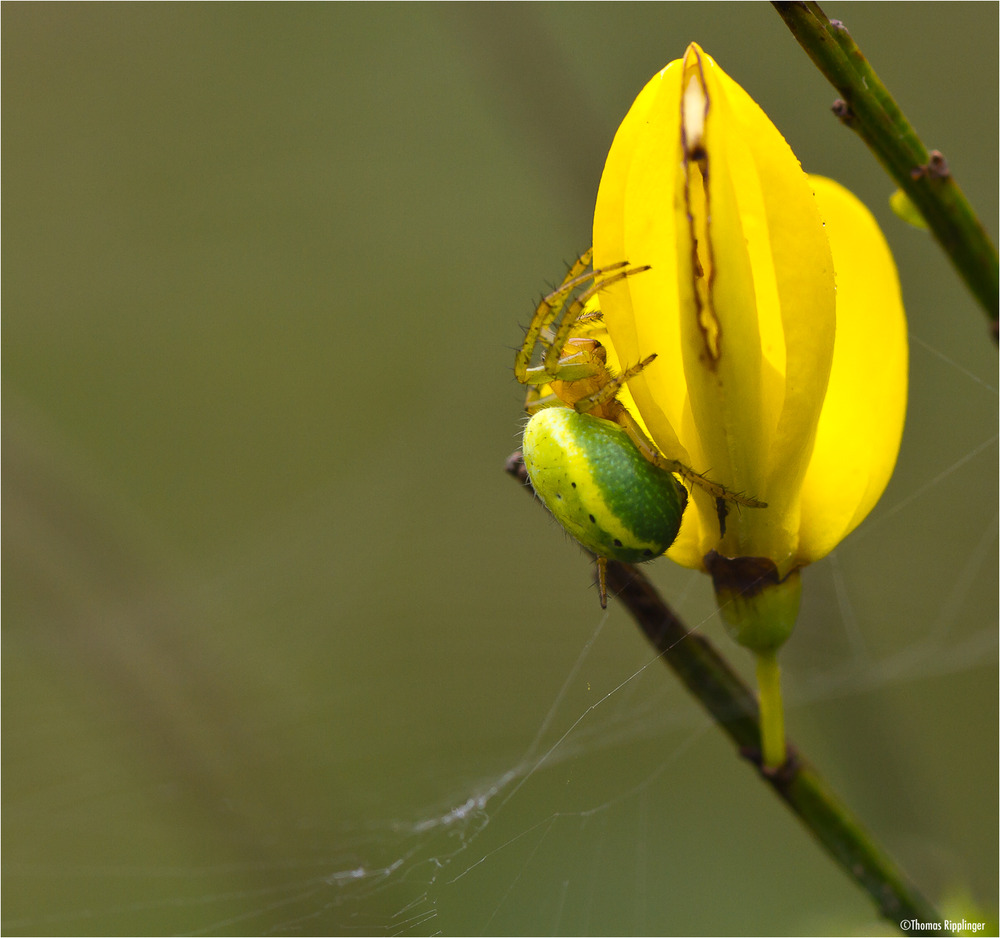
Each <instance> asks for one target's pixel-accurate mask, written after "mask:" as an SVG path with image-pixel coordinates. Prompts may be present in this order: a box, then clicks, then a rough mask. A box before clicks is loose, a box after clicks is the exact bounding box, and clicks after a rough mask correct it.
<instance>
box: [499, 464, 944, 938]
mask: <svg viewBox="0 0 1000 938" xmlns="http://www.w3.org/2000/svg"><path fill="white" fill-rule="evenodd" d="M505 468H506V471H507V472H509V473H510V474H511V475H512V476H514V477H515V478H516V479H519V480H520V481H521V482H522V483H523V484H524V486H525V488H526V489H527V490H528V491H531V483H530V481H529V480H528V475H527V472H526V471H525V468H524V461H523V460H522V458H521V454H520V453H514V454H512V455H511V456H510V457H509V458H508V460H507V463H506V466H505ZM607 585H608V593H609V594H610V595H613V596H614V597H616V598H617V599H618V600H619V601H620V602H621V603H622V605H623V606H625V608H626V609H628V611H629V613H631V615H632V618H633V619H635V621H636V624H637V625H638V626H639V628H640V629H641V630H642V632H643V634H644V635H645V636H646V638H647V639H648V640H649V642H650V644H651V645H652V646H653V648H655V649H656V651H657V652H659V654H660V657H661V658H662V659H663V662H664V664H666V665H667V666H668V667H669V668H671V669H672V670H673V671H674V673H675V674H676V675H677V676H678V677H679V678H680V679H681V681H682V682H683V683H684V685H685V686H686V687H687V688H688V690H689V691H690V692H691V693H692V694H693V695H694V696H695V697H696V698H697V699H698V701H699V702H700V703H701V704H702V706H703V707H704V708H705V709H706V710H707V711H708V712H709V713H710V714H711V715H712V717H713V718H714V719H715V720H716V722H717V723H718V724H719V726H720V727H721V728H722V730H723V731H724V732H725V733H726V734H727V735H728V736H729V737H730V739H732V740H733V742H734V743H735V744H736V746H737V749H738V751H739V753H740V755H741V756H743V757H744V758H745V759H748V760H749V761H751V762H752V763H753V764H754V765H755V766H756V768H757V772H758V774H759V776H760V778H762V779H763V780H764V781H765V782H767V784H768V785H770V786H771V788H772V789H773V790H774V792H775V793H776V794H777V795H778V796H779V797H780V798H781V799H782V800H783V801H784V802H785V804H787V805H788V807H789V808H790V809H791V810H792V811H793V812H794V813H795V814H796V815H797V816H798V818H799V820H801V821H802V823H803V824H804V825H805V826H806V827H807V828H808V829H809V831H810V832H811V833H812V834H813V835H814V836H815V837H816V839H817V840H818V841H819V842H820V843H821V844H822V845H823V847H824V848H825V849H826V850H827V852H828V853H829V854H830V855H831V856H832V857H833V858H834V859H835V860H836V861H837V863H838V864H840V866H841V867H842V868H843V869H844V871H845V872H846V873H847V875H848V876H850V877H851V879H853V880H855V881H856V882H857V883H858V884H859V885H860V886H862V887H863V888H864V889H865V890H866V891H867V892H868V894H869V895H870V896H871V897H872V899H873V900H874V902H875V904H876V906H878V909H879V912H880V913H881V914H882V915H883V916H884V917H885V918H886V919H888V920H889V921H891V922H892V923H893V924H895V925H896V926H897V927H899V928H900V929H901V930H903V931H904V932H906V931H907V930H908V929H906V928H905V927H904V923H906V922H913V924H914V925H916V924H917V923H920V924H928V923H937V925H938V926H940V927H939V928H935V930H936V931H942V932H943V933H945V934H947V933H948V932H947V929H945V928H944V920H943V918H942V917H941V915H940V914H939V913H938V912H937V910H936V909H935V908H934V907H933V906H932V905H931V904H930V903H929V902H928V901H927V900H926V899H924V897H923V896H921V895H920V893H919V892H918V891H917V890H916V889H915V888H914V887H913V886H912V885H911V884H910V883H909V882H907V879H906V877H905V876H904V875H903V873H902V871H901V870H900V869H899V868H898V867H897V866H896V864H895V863H894V862H893V860H892V858H891V857H890V856H889V855H888V854H887V853H885V851H884V850H882V849H881V848H880V847H879V846H878V845H877V844H876V843H875V841H874V839H873V838H872V837H871V835H870V834H869V833H868V832H867V831H865V830H864V828H863V827H862V826H861V824H860V823H859V822H858V821H857V819H856V818H855V817H854V816H853V815H852V814H851V812H850V811H849V810H848V809H847V807H846V806H845V805H844V804H843V803H842V802H841V801H840V800H839V799H838V798H837V797H836V795H834V793H833V791H832V790H831V789H830V788H829V786H827V784H826V783H825V782H824V781H823V779H822V778H821V777H820V775H819V774H818V773H817V772H816V770H815V769H814V768H813V767H812V766H811V765H809V763H808V762H806V760H805V759H804V758H802V756H801V755H800V754H799V753H798V752H797V750H796V749H795V748H794V747H793V746H792V745H791V743H789V744H788V753H789V755H788V759H787V761H786V762H785V764H784V765H783V766H782V767H781V768H780V769H778V770H777V771H775V772H771V771H766V770H764V769H763V768H762V765H761V758H760V714H759V711H758V708H757V700H756V698H755V697H754V694H753V692H752V691H751V690H750V688H749V687H747V685H746V684H745V683H744V682H743V680H742V678H741V677H740V676H739V675H738V674H737V673H736V671H734V670H733V668H732V667H730V665H729V663H728V662H727V661H726V660H725V659H724V658H723V657H722V656H721V655H720V654H719V653H718V652H717V651H716V650H715V648H714V646H713V645H712V644H711V642H709V641H708V639H706V638H705V637H704V636H703V635H698V634H695V633H692V632H689V631H688V630H687V628H686V627H685V625H684V623H683V622H681V620H680V619H678V618H677V616H676V615H675V614H674V612H673V611H672V610H671V609H670V607H669V606H667V604H666V603H665V602H664V601H663V599H662V598H661V596H660V595H659V593H657V591H656V589H655V588H654V587H653V585H652V584H651V583H650V582H649V580H647V579H646V577H645V576H644V575H643V574H642V573H641V572H640V571H639V570H638V569H637V568H636V567H634V566H631V565H630V564H624V563H619V562H618V561H614V560H612V561H609V562H608V565H607Z"/></svg>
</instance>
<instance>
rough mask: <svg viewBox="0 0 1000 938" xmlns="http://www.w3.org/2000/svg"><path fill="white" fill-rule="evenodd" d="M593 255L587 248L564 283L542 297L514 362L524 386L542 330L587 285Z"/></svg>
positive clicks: (568, 272) (571, 267) (518, 377)
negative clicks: (588, 269) (581, 286)
mask: <svg viewBox="0 0 1000 938" xmlns="http://www.w3.org/2000/svg"><path fill="white" fill-rule="evenodd" d="M593 254H594V249H593V248H592V247H591V248H587V250H586V251H584V252H583V253H582V254H581V255H580V256H579V257H578V258H577V259H576V260H575V261H574V262H573V264H572V265H570V268H569V270H568V271H567V272H566V276H565V277H563V279H562V283H560V284H559V286H558V287H557V288H556V289H555V290H553V291H552V292H551V293H549V294H547V295H546V296H544V297H542V301H541V302H540V303H539V304H538V306H537V307H536V308H535V313H534V315H533V316H532V317H531V322H530V323H529V325H528V328H527V330H526V331H525V335H524V343H523V345H522V346H521V348H520V349H518V352H517V357H516V359H515V361H514V373H515V374H516V375H517V379H518V381H520V382H521V383H522V384H523V383H526V382H525V380H524V376H525V374H526V373H527V371H528V366H529V365H530V364H531V353H532V352H533V351H534V350H535V345H536V343H537V342H538V337H539V335H540V334H541V331H542V329H544V328H545V326H546V324H547V323H548V322H551V321H552V319H554V318H555V317H556V316H557V315H558V313H559V310H560V309H562V308H563V306H564V305H565V304H566V297H568V296H569V294H570V293H571V292H572V291H573V290H574V289H575V288H576V286H577V285H579V284H580V283H586V281H587V279H588V276H589V275H586V276H584V271H585V270H586V269H587V267H589V266H590V260H591V257H593Z"/></svg>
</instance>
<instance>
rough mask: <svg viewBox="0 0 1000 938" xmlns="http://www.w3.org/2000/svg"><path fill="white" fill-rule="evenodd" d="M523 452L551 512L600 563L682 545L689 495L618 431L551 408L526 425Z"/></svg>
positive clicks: (593, 419) (633, 559) (648, 556)
mask: <svg viewBox="0 0 1000 938" xmlns="http://www.w3.org/2000/svg"><path fill="white" fill-rule="evenodd" d="M521 449H522V452H523V454H524V465H525V467H526V468H527V470H528V476H529V478H530V479H531V484H532V486H533V487H534V489H535V491H536V492H537V493H538V497H539V498H540V499H541V500H542V501H543V502H544V503H545V507H546V508H548V509H549V511H551V512H552V514H553V515H555V517H556V519H557V520H558V521H559V523H560V524H561V525H562V526H563V527H564V528H565V529H566V530H567V531H569V533H570V534H572V535H573V537H575V538H576V539H577V540H578V541H579V542H580V543H581V544H583V546H584V547H586V548H588V549H589V550H590V551H592V552H593V553H594V554H596V555H597V556H598V557H608V558H610V559H612V560H621V561H624V562H626V563H639V562H641V561H643V560H652V559H653V558H654V557H658V556H660V554H662V553H663V552H664V551H665V550H666V549H667V548H668V547H669V546H670V545H671V544H672V543H673V542H674V538H675V537H677V532H678V530H680V526H681V515H682V514H683V513H684V506H685V505H686V504H687V492H686V491H685V490H684V487H683V486H682V485H681V484H680V483H679V482H678V481H677V480H676V479H675V478H674V477H673V475H671V474H670V473H669V472H666V471H664V470H663V469H660V468H659V467H658V466H654V465H653V464H652V463H651V462H649V461H648V460H646V459H645V458H644V457H643V455H642V454H641V453H640V452H639V450H638V449H636V447H635V444H634V443H633V442H632V441H631V440H630V439H629V437H628V434H626V433H625V431H624V430H623V429H622V428H621V427H619V426H618V425H617V424H615V423H611V422H609V421H607V420H601V419H600V418H599V417H592V416H590V415H589V414H579V413H577V412H576V411H575V410H571V409H569V408H568V407H550V408H547V409H546V410H541V411H539V412H538V413H537V414H535V415H534V416H533V417H532V418H531V420H529V421H528V425H527V426H526V427H525V428H524V440H523V443H522V447H521Z"/></svg>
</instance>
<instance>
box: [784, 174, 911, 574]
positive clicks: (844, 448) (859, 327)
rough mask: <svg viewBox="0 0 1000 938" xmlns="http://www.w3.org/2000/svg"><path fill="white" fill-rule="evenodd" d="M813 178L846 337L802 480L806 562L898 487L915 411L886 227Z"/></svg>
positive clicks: (840, 190) (842, 192) (841, 334)
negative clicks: (899, 463) (899, 459)
mask: <svg viewBox="0 0 1000 938" xmlns="http://www.w3.org/2000/svg"><path fill="white" fill-rule="evenodd" d="M810 181H811V182H812V185H813V187H814V189H815V192H816V199H817V201H818V203H819V207H820V212H821V214H822V215H823V218H824V220H825V222H826V231H827V236H828V238H829V240H830V245H831V248H832V249H833V258H834V265H835V267H836V270H837V337H836V347H835V351H834V362H833V371H832V373H831V375H830V385H829V389H828V391H827V395H826V401H825V403H824V405H823V413H822V416H821V417H820V423H819V429H818V431H817V434H816V443H815V446H814V447H813V454H812V460H811V461H810V464H809V468H808V471H807V473H806V478H805V481H804V483H803V485H802V495H801V536H800V543H799V562H800V563H802V564H805V563H811V562H812V561H814V560H818V559H819V558H820V557H823V556H825V555H826V554H827V553H829V552H830V551H831V550H832V549H833V548H834V547H835V546H836V545H837V544H838V543H839V542H840V541H841V540H842V539H843V538H844V537H846V536H847V535H848V534H849V533H850V532H851V531H853V530H854V528H855V527H857V525H858V524H860V523H861V521H862V520H863V519H864V517H865V516H866V515H867V514H868V512H869V511H871V509H872V507H873V506H874V505H875V503H876V502H877V501H878V499H879V497H880V496H881V494H882V492H883V490H884V489H885V487H886V485H887V484H888V482H889V477H890V476H891V475H892V470H893V468H894V467H895V464H896V456H897V454H898V452H899V443H900V439H901V437H902V433H903V422H904V419H905V416H906V389H907V359H908V355H907V339H906V318H905V314H904V312H903V301H902V297H901V295H900V289H899V280H898V278H897V275H896V267H895V264H894V263H893V260H892V255H891V253H890V252H889V247H888V245H887V244H886V242H885V238H884V237H883V236H882V232H881V231H880V230H879V227H878V224H877V223H876V221H875V219H874V218H873V217H872V215H871V213H870V212H869V211H868V209H867V208H865V206H864V205H862V203H861V202H860V201H859V200H858V199H857V198H855V197H854V196H853V195H852V194H851V193H850V192H848V191H847V189H845V188H844V187H843V186H841V185H839V184H838V183H836V182H834V181H833V180H830V179H825V178H823V177H821V176H812V177H810Z"/></svg>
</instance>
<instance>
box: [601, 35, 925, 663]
mask: <svg viewBox="0 0 1000 938" xmlns="http://www.w3.org/2000/svg"><path fill="white" fill-rule="evenodd" d="M622 260H627V261H629V263H631V264H634V265H645V264H648V265H650V266H651V268H652V269H651V270H649V271H647V272H645V273H642V274H639V275H636V276H633V277H629V278H627V279H625V280H622V281H620V282H618V283H616V284H614V285H613V286H611V287H609V288H608V289H607V290H606V291H604V292H603V293H602V298H601V308H602V310H603V313H604V319H605V323H606V327H607V330H608V334H609V336H610V341H611V344H612V345H613V348H614V352H615V353H616V356H615V357H616V358H617V360H618V361H620V362H622V363H625V364H631V363H634V362H637V361H640V360H641V359H643V358H644V357H646V356H647V355H650V354H651V353H654V352H655V353H656V355H657V358H656V360H655V361H654V362H653V363H652V364H651V365H650V366H649V367H647V368H646V369H645V370H643V371H642V372H641V373H640V374H639V375H637V376H636V377H635V378H633V379H632V380H631V381H630V382H629V391H630V392H631V400H630V399H629V398H628V397H623V400H625V401H626V404H627V406H629V408H630V409H631V410H633V413H635V414H637V416H639V418H640V419H641V421H642V423H643V425H644V426H645V428H646V430H647V431H648V433H649V435H650V437H651V438H652V439H653V441H654V442H655V443H656V444H657V446H658V447H659V448H660V449H661V450H662V451H663V453H664V455H666V456H668V457H670V458H676V459H679V460H680V461H681V462H683V463H685V464H686V465H688V466H690V467H691V468H693V469H695V470H696V471H698V472H702V473H704V474H705V475H707V476H709V477H710V478H711V479H713V481H717V482H721V483H722V484H723V485H725V486H726V487H727V488H729V489H731V490H734V491H738V492H743V493H746V494H748V495H752V496H754V497H756V498H758V499H761V500H763V501H765V502H767V505H768V507H767V508H763V509H740V510H738V511H737V510H733V511H731V512H730V513H729V516H728V518H727V519H726V522H725V533H724V534H723V533H721V532H720V522H719V515H718V510H717V506H716V504H715V502H714V500H713V499H712V498H711V496H709V495H708V494H707V493H705V492H702V491H700V490H699V489H697V488H696V489H694V491H693V492H692V493H691V494H692V504H691V506H690V507H689V508H688V511H687V512H686V514H685V517H684V523H683V525H682V527H681V531H680V534H679V536H678V538H677V540H676V542H675V543H674V545H673V546H672V547H671V548H670V550H669V551H668V552H667V556H669V557H671V558H672V559H674V560H675V561H677V562H678V563H681V564H683V565H685V566H688V567H694V568H699V569H710V568H711V567H712V565H713V560H714V559H715V558H717V557H721V558H760V559H764V560H766V561H770V562H771V564H772V565H773V578H774V580H775V581H776V582H783V581H785V580H786V579H787V578H788V577H789V575H790V574H792V573H794V572H795V571H797V570H798V569H799V568H801V567H802V566H804V565H805V564H808V563H811V562H812V561H814V560H818V559H819V558H820V557H823V556H824V555H825V554H827V553H828V552H829V551H830V550H832V549H833V548H834V547H835V546H836V545H837V544H838V543H839V542H840V541H841V540H842V539H843V538H844V537H845V536H846V535H847V534H848V533H850V531H852V530H853V529H854V528H855V527H856V526H857V525H858V524H859V523H860V522H861V520H862V519H863V518H864V517H865V515H867V514H868V512H869V511H870V510H871V508H872V507H873V506H874V504H875V503H876V501H877V500H878V498H879V497H880V495H881V494H882V491H883V489H884V488H885V486H886V484H887V482H888V480H889V477H890V475H891V474H892V470H893V467H894V464H895V461H896V455H897V453H898V450H899V442H900V437H901V435H902V429H903V419H904V414H905V409H906V374H907V347H906V323H905V319H904V314H903V307H902V302H901V299H900V293H899V285H898V282H897V278H896V273H895V267H894V265H893V261H892V257H891V255H890V253H889V250H888V247H887V246H886V244H885V241H884V239H883V237H882V234H881V232H880V231H879V229H878V226H877V224H876V223H875V221H874V219H873V218H872V216H871V215H870V214H869V213H868V211H867V209H865V207H864V206H863V205H862V204H861V203H860V202H859V201H858V200H857V199H855V197H854V196H853V195H851V194H850V193H849V192H848V191H847V190H845V189H844V188H842V187H841V186H839V185H838V184H837V183H835V182H832V181H831V180H828V179H823V178H820V177H815V176H807V175H806V174H805V173H804V172H803V171H802V168H801V167H800V165H799V162H798V160H797V159H796V158H795V155H794V154H793V153H792V151H791V149H790V148H789V146H788V144H787V143H786V142H785V140H784V138H783V137H782V136H781V134H780V133H779V132H778V130H777V129H776V128H775V127H774V125H773V124H772V123H771V122H770V120H769V119H768V118H767V116H766V115H765V114H764V112H763V111H762V110H761V109H760V107H758V105H757V104H756V103H755V102H754V101H753V100H752V99H751V98H750V96H749V95H748V94H747V93H746V92H745V91H744V90H743V89H742V88H741V87H740V86H739V85H738V84H736V83H735V82H734V81H733V80H732V79H731V78H730V77H729V76H728V75H726V74H725V73H724V72H723V71H722V69H720V68H719V67H718V66H717V65H716V64H715V62H714V61H713V60H712V59H711V58H710V57H709V56H708V55H706V54H705V53H704V52H703V51H702V50H701V49H700V48H699V47H698V46H697V45H695V44H692V45H691V46H689V47H688V49H687V52H686V53H685V56H684V58H683V59H682V60H677V61H675V62H672V63H670V65H668V66H667V67H666V68H664V69H663V70H662V71H661V72H660V73H658V74H657V75H656V76H654V77H653V79H652V80H651V81H650V82H649V83H648V84H647V85H646V87H645V88H644V89H643V90H642V92H641V93H640V94H639V97H638V98H637V99H636V101H635V103H634V104H633V105H632V108H631V110H630V111H629V113H628V115H627V116H626V118H625V120H624V121H623V122H622V125H621V127H620V128H619V130H618V133H617V135H616V137H615V140H614V143H613V145H612V147H611V152H610V154H609V155H608V159H607V163H606V165H605V169H604V175H603V177H602V179H601V187H600V192H599V194H598V198H597V207H596V211H595V216H594V266H595V267H601V266H604V265H608V264H613V263H615V262H618V261H622ZM712 572H713V573H714V572H715V571H714V570H713V571H712ZM796 579H797V578H796ZM717 585H718V584H717ZM793 619H794V616H793ZM789 628H790V626H789ZM748 644H751V645H752V643H748Z"/></svg>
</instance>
